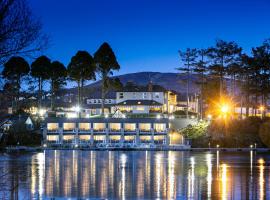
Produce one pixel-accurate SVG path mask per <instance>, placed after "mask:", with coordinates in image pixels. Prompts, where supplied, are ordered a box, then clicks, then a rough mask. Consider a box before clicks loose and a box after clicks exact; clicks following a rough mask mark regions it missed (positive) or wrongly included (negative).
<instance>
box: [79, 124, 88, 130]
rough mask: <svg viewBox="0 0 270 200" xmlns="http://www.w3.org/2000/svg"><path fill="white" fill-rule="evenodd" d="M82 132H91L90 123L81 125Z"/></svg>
mask: <svg viewBox="0 0 270 200" xmlns="http://www.w3.org/2000/svg"><path fill="white" fill-rule="evenodd" d="M79 129H80V130H90V123H79Z"/></svg>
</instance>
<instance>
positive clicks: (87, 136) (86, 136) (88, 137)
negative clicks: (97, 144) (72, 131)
mask: <svg viewBox="0 0 270 200" xmlns="http://www.w3.org/2000/svg"><path fill="white" fill-rule="evenodd" d="M79 138H80V140H87V141H89V140H90V135H80V137H79Z"/></svg>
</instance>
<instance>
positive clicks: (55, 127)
mask: <svg viewBox="0 0 270 200" xmlns="http://www.w3.org/2000/svg"><path fill="white" fill-rule="evenodd" d="M47 129H48V131H56V130H58V123H48V124H47Z"/></svg>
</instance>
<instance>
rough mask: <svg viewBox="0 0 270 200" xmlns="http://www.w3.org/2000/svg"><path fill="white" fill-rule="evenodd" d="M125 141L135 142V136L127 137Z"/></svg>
mask: <svg viewBox="0 0 270 200" xmlns="http://www.w3.org/2000/svg"><path fill="white" fill-rule="evenodd" d="M124 139H125V141H129V142H130V141H134V140H135V136H133V135H129V136H125V138H124Z"/></svg>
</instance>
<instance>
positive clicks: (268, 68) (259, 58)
mask: <svg viewBox="0 0 270 200" xmlns="http://www.w3.org/2000/svg"><path fill="white" fill-rule="evenodd" d="M252 55H253V58H254V59H253V60H254V67H255V69H256V74H255V75H256V76H255V77H256V79H257V82H256V83H257V93H258V95H259V96H260V97H261V106H264V107H265V105H266V102H267V100H268V95H269V92H270V40H265V41H264V42H263V44H262V45H261V46H259V47H256V48H252ZM256 103H257V102H256ZM256 106H257V107H258V104H256ZM263 114H264V115H265V111H264V113H263Z"/></svg>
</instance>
